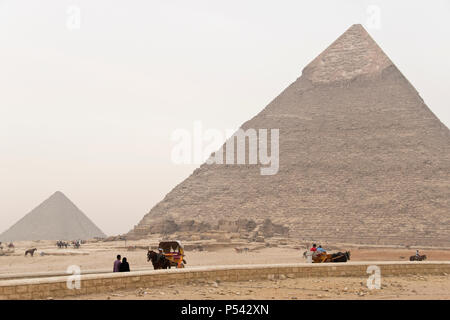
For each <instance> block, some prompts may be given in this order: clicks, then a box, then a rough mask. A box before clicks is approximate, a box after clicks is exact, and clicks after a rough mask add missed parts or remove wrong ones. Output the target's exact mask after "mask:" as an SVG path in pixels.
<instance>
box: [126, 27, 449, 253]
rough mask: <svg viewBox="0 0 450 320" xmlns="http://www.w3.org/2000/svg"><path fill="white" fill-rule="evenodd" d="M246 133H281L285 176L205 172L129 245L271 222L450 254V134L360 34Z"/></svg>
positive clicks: (232, 169) (309, 71) (319, 235)
mask: <svg viewBox="0 0 450 320" xmlns="http://www.w3.org/2000/svg"><path fill="white" fill-rule="evenodd" d="M241 128H242V129H244V130H247V129H249V128H254V129H259V128H267V129H270V128H279V142H280V150H279V159H280V167H279V171H278V173H277V174H276V175H266V176H264V175H261V174H260V166H259V165H219V164H214V165H209V164H203V165H201V166H200V168H198V169H196V170H195V171H194V172H193V174H192V175H191V176H190V177H188V178H187V179H186V180H184V181H183V182H182V183H180V184H179V185H178V186H176V187H175V188H174V189H173V190H172V191H171V192H170V193H169V194H167V195H166V197H165V198H164V199H163V200H162V201H161V202H160V203H158V204H157V205H156V206H155V207H153V209H152V210H151V211H150V212H149V213H148V214H147V215H146V216H145V217H144V218H143V219H142V221H141V222H140V223H139V224H138V225H137V226H136V227H135V228H134V230H132V231H131V232H130V234H129V235H130V236H136V237H142V236H146V235H147V234H148V233H150V232H154V231H155V230H154V226H157V225H158V223H160V222H159V221H161V220H163V219H167V218H168V217H171V218H173V221H176V222H177V223H179V224H180V225H182V224H183V221H188V220H194V221H196V222H202V221H204V222H209V223H217V221H218V220H219V219H229V220H234V219H238V218H251V219H255V221H261V220H263V219H265V218H270V219H271V220H272V221H273V222H277V223H282V224H284V225H287V226H289V228H290V234H291V235H294V236H298V237H300V238H304V239H312V240H317V241H320V240H321V241H339V242H350V243H367V244H395V245H415V244H418V245H439V246H450V131H449V129H448V128H447V127H446V126H445V125H444V124H442V123H441V122H440V121H439V119H438V118H437V117H436V116H435V115H434V114H433V113H432V112H431V111H430V109H428V107H427V106H426V105H425V103H424V101H423V100H422V98H421V97H420V96H419V94H418V93H417V91H416V90H415V89H414V87H413V86H412V85H411V84H410V83H409V82H408V80H407V79H406V78H405V77H404V76H403V75H402V73H401V72H400V71H399V70H398V69H397V67H396V66H395V65H394V64H393V63H392V62H391V60H390V59H389V58H388V57H387V56H386V54H385V53H384V52H383V51H382V50H381V49H380V48H379V47H378V45H377V44H376V43H375V41H374V40H373V39H372V38H371V37H370V36H369V34H368V33H367V32H366V30H365V29H364V28H363V27H362V26H361V25H353V26H351V27H350V28H349V29H348V30H347V31H346V32H345V33H344V34H343V35H341V36H340V37H339V38H338V39H337V40H336V41H335V42H334V43H332V44H331V45H330V46H329V47H328V48H327V49H326V50H325V51H324V52H322V53H321V54H320V55H319V56H318V57H317V58H315V59H314V60H313V61H312V62H311V63H310V64H309V65H307V66H306V68H304V69H303V72H302V76H301V77H300V78H298V79H297V80H296V81H295V82H294V83H292V84H291V85H290V86H289V87H288V88H286V89H285V90H284V91H283V92H282V93H281V94H280V95H279V96H278V97H276V98H275V99H274V100H273V101H272V102H271V103H270V104H269V105H268V106H267V107H266V108H265V109H264V110H262V111H261V112H260V113H259V114H258V115H256V116H255V117H254V118H253V119H251V120H250V121H248V122H246V123H244V124H243V125H242V127H241Z"/></svg>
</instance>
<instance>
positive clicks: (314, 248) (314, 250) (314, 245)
mask: <svg viewBox="0 0 450 320" xmlns="http://www.w3.org/2000/svg"><path fill="white" fill-rule="evenodd" d="M309 251H313V252H316V251H317V246H316V244H315V243H314V244H313V245H312V248H311V249H309Z"/></svg>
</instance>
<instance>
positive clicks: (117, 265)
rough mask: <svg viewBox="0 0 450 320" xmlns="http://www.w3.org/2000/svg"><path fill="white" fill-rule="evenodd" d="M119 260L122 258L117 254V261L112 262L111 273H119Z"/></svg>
mask: <svg viewBox="0 0 450 320" xmlns="http://www.w3.org/2000/svg"><path fill="white" fill-rule="evenodd" d="M121 258H122V257H121V256H120V254H118V255H117V260H116V261H114V268H113V272H120V264H121V262H120V259H121Z"/></svg>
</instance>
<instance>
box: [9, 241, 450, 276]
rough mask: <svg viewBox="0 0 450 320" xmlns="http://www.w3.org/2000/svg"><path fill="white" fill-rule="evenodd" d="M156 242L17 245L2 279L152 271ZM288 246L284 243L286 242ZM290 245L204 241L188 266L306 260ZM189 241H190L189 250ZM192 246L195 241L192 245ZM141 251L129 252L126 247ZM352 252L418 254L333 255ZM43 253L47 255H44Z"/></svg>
mask: <svg viewBox="0 0 450 320" xmlns="http://www.w3.org/2000/svg"><path fill="white" fill-rule="evenodd" d="M157 243H158V240H157V239H148V240H140V241H134V242H130V241H128V242H127V244H125V243H124V241H113V242H97V243H87V244H85V245H82V247H81V248H80V249H73V248H69V249H58V248H56V246H55V242H54V241H40V242H19V243H16V244H15V245H16V248H15V253H14V254H13V255H10V256H0V276H5V275H7V274H12V273H33V272H47V271H48V272H50V271H55V272H65V271H66V270H67V268H68V267H69V266H71V265H77V266H79V267H80V268H81V270H82V272H83V271H93V270H101V271H108V270H110V269H111V270H112V265H113V262H114V260H115V257H116V255H117V254H121V255H122V257H127V259H128V261H129V263H130V267H131V270H142V269H153V268H152V266H151V264H150V263H148V262H147V256H146V253H147V250H146V248H147V247H148V246H153V247H154V246H156V245H157ZM283 243H285V242H283ZM287 243H288V244H286V245H277V247H265V246H264V244H261V243H241V242H236V243H219V242H216V241H204V242H203V246H204V248H205V250H204V251H197V250H188V249H186V260H187V263H188V264H187V266H186V267H190V266H211V265H237V264H266V263H295V262H305V260H304V259H303V257H302V254H303V252H304V251H305V248H304V247H303V246H301V245H296V243H295V241H288V242H287ZM189 244H190V243H189V242H186V243H185V245H186V247H188V245H189ZM191 245H192V243H191ZM134 246H136V247H137V248H136V249H135V250H132V251H129V250H128V249H127V247H134ZM234 247H248V248H249V249H250V251H249V252H248V253H236V251H235V249H234ZM27 248H37V252H36V254H35V256H34V257H32V258H31V257H29V256H28V257H25V256H24V252H25V250H26V249H27ZM345 249H348V250H350V251H351V261H406V260H408V259H409V256H411V255H413V254H414V253H415V249H405V248H370V247H350V246H342V247H336V248H335V249H334V250H332V251H337V250H345ZM420 252H421V253H422V254H426V255H427V257H428V260H434V261H450V250H443V249H420ZM41 253H43V255H41Z"/></svg>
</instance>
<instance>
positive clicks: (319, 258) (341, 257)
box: [303, 251, 350, 263]
mask: <svg viewBox="0 0 450 320" xmlns="http://www.w3.org/2000/svg"><path fill="white" fill-rule="evenodd" d="M308 255H310V258H312V259H311V260H312V261H311V262H312V263H324V262H347V261H348V260H350V251H345V252H336V253H326V252H317V251H314V252H312V251H305V252H304V253H303V257H304V258H306V259H307V256H308Z"/></svg>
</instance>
